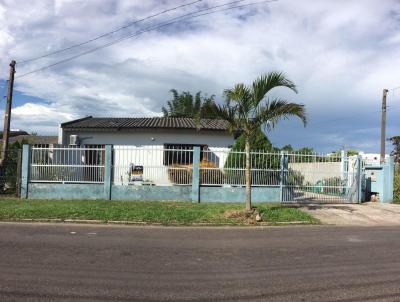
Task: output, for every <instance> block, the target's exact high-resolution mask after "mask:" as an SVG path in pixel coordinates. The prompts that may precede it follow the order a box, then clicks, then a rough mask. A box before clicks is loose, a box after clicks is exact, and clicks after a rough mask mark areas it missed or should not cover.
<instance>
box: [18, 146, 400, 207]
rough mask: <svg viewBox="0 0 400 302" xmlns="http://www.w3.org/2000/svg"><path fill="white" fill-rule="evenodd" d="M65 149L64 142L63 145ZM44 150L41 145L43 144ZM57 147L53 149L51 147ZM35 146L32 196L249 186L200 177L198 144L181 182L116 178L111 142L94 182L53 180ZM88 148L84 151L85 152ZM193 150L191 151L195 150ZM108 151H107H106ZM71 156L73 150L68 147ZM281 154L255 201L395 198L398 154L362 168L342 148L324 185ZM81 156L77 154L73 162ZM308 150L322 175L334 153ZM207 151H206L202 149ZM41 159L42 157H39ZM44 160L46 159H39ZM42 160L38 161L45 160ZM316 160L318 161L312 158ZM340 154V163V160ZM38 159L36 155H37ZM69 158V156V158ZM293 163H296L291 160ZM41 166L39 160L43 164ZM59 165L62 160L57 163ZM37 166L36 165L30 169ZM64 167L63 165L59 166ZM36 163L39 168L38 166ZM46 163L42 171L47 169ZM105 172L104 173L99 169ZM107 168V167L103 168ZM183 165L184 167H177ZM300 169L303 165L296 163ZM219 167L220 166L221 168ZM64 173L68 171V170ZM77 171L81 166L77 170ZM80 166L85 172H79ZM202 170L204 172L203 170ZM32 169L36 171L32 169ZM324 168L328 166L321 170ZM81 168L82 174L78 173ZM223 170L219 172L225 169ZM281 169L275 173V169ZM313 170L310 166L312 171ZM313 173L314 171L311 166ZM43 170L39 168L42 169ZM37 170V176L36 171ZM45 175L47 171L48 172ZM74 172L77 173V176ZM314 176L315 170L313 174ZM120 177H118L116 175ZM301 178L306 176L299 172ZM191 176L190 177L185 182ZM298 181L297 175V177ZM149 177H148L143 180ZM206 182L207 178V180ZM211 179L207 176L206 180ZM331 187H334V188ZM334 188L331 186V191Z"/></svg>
mask: <svg viewBox="0 0 400 302" xmlns="http://www.w3.org/2000/svg"><path fill="white" fill-rule="evenodd" d="M61 149H62V148H61ZM82 150H83V149H82ZM82 150H81V149H76V150H75V151H78V152H77V154H78V155H79V156H81V155H84V154H85V153H84V152H85V151H82ZM39 151H42V150H39ZM52 151H54V150H52ZM31 152H32V150H31V148H30V147H29V146H28V145H24V146H23V157H22V178H21V179H22V183H21V197H22V198H31V199H102V200H174V201H192V202H195V203H198V202H244V200H245V187H244V186H243V185H226V184H224V183H221V184H220V185H201V181H202V180H201V177H202V173H203V172H204V170H202V168H201V167H200V162H201V150H200V148H199V147H194V149H193V153H191V154H190V155H191V156H193V164H192V169H191V174H187V175H190V176H189V180H187V179H186V180H185V182H184V183H183V184H179V185H168V186H158V185H151V184H149V185H140V186H139V185H121V184H119V183H118V182H115V181H113V173H115V172H113V154H114V156H115V153H113V152H115V150H113V147H112V146H110V145H107V146H105V148H103V149H101V154H102V155H101V156H104V166H103V164H99V163H97V164H96V167H94V168H93V167H90V169H92V170H91V171H94V172H95V174H94V175H95V176H96V177H97V178H96V180H98V181H94V182H93V181H92V182H86V183H83V182H79V181H73V183H71V182H68V181H67V182H65V183H62V182H60V181H59V180H60V179H59V178H57V179H56V180H55V181H53V182H51V180H50V179H47V180H46V179H42V178H38V179H36V178H32V180H31V179H29V178H30V177H34V176H37V175H38V171H39V172H40V171H42V170H40V169H42V168H43V167H39V168H40V169H38V167H37V166H38V165H35V164H32V163H31V159H32V158H36V157H38V156H39V157H40V156H42V155H43V154H46V152H44V153H43V152H42V153H41V152H39V153H38V156H36V155H35V154H33V153H32V154H31ZM82 152H83V153H82ZM190 152H192V151H190ZM103 153H104V154H103ZM55 154H56V153H53V156H55V158H53V163H54V162H57V161H58V159H59V158H60V156H59V155H57V156H56V155H55ZM65 154H66V156H69V155H68V154H69V151H67V152H66V153H65ZM273 155H274V156H278V159H280V164H279V161H278V165H277V169H276V168H275V170H273V171H268V170H265V171H267V173H270V174H263V175H264V177H267V178H268V175H273V176H274V175H278V176H277V177H275V176H274V177H275V178H274V181H273V182H271V184H269V185H259V186H253V187H252V201H253V202H327V201H328V202H334V203H335V202H350V203H357V202H362V201H364V200H365V198H368V196H369V195H370V194H372V193H371V192H376V193H377V194H379V197H380V200H381V201H382V202H391V201H392V199H393V176H394V175H393V174H394V173H393V168H394V164H393V159H392V158H391V159H390V161H388V162H387V163H385V164H384V165H381V166H365V167H364V168H363V164H362V160H361V157H360V156H358V157H357V158H356V159H355V161H353V164H350V163H351V161H350V160H349V158H348V157H347V156H346V155H345V154H344V153H343V154H342V155H341V158H336V159H334V160H333V163H335V164H338V165H340V167H341V168H340V170H341V172H340V174H341V175H340V177H338V179H336V178H333V180H334V181H335V184H334V185H333V186H332V183H329V181H328V182H326V183H325V184H324V183H323V182H322V184H321V187H319V185H318V184H314V185H308V184H305V185H304V184H303V183H304V182H305V181H304V180H303V181H302V182H301V183H302V184H298V183H296V177H300V176H301V175H299V174H298V170H296V168H295V167H294V165H296V164H298V157H297V155H295V154H289V155H288V154H286V153H283V152H281V153H280V154H273ZM79 156H77V157H76V158H75V157H72V159H73V161H72V162H73V163H76V160H77V159H78V158H79ZM301 156H306V157H305V160H304V162H303V163H300V164H303V165H308V166H307V167H308V168H309V167H313V165H314V166H315V169H316V170H317V171H315V175H317V176H320V174H321V171H318V165H319V164H320V163H321V162H323V160H332V158H330V157H326V158H323V157H317V156H315V155H301ZM203 157H204V152H203ZM36 160H37V158H36ZM40 160H41V159H40ZM40 160H39V161H40ZM310 160H314V161H315V162H309V161H310ZM338 160H340V163H339V162H338ZM32 161H33V159H32ZM69 162H70V161H69ZM290 165H292V166H290ZM350 165H352V166H353V168H352V169H353V170H352V172H349V171H348V169H349V166H350ZM39 166H40V165H39ZM43 166H46V165H43ZM56 166H57V165H56ZM60 166H63V167H62V168H64V166H66V168H67V170H66V171H67V172H68V171H75V174H73V175H81V174H82V170H79V169H81V168H82V167H80V166H79V167H78V168H77V170H74V169H76V168H75V166H74V165H73V164H68V165H60ZM30 168H32V171H30ZM57 168H59V167H57ZM33 169H36V170H33ZM45 169H46V167H45V168H44V170H43V171H45V172H46V170H45ZM100 169H101V171H102V174H101V175H100V177H98V176H99V173H98V172H99V171H100ZM103 169H104V173H103ZM178 169H179V168H178ZM297 169H300V168H297ZM216 170H218V169H216ZM59 171H61V174H63V173H64V172H63V170H59ZM76 171H78V172H76ZM79 171H80V172H79ZM202 171H203V172H202ZM30 172H33V173H30ZM67 172H65V173H66V174H65V173H64V174H63V175H62V176H63V177H62V179H67V180H69V179H70V178H69V177H70V176H68V175H69V174H68V173H69V172H68V173H67ZM322 172H323V171H322ZM76 173H77V174H76ZM221 173H222V172H220V174H221ZM275 173H276V174H275ZM307 173H309V172H307ZM311 173H312V172H311ZM39 174H40V173H39ZM32 175H34V176H32ZM44 175H46V173H44ZM73 175H72V176H71V177H74V176H73ZM308 176H310V174H308ZM115 178H117V177H115ZM300 179H301V177H300ZM186 181H187V182H186ZM297 181H298V180H297ZM144 183H145V182H144ZM203 183H204V182H203ZM205 183H207V182H205ZM332 187H333V188H334V189H335V190H332ZM329 190H330V191H329Z"/></svg>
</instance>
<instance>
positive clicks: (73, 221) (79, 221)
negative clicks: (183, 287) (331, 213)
mask: <svg viewBox="0 0 400 302" xmlns="http://www.w3.org/2000/svg"><path fill="white" fill-rule="evenodd" d="M0 222H14V223H34V222H37V223H66V224H100V225H133V226H134V225H136V226H165V227H168V226H172V227H188V226H194V227H196V226H197V227H207V226H210V227H219V226H221V227H260V226H285V225H315V224H313V223H309V222H307V221H290V222H284V221H282V222H274V223H268V222H261V223H256V224H215V223H190V224H184V223H170V224H162V223H156V222H145V221H114V220H110V221H103V220H88V219H17V220H3V221H0Z"/></svg>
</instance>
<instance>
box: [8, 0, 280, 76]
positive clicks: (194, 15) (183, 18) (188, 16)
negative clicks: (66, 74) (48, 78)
mask: <svg viewBox="0 0 400 302" xmlns="http://www.w3.org/2000/svg"><path fill="white" fill-rule="evenodd" d="M243 1H247V0H238V1H232V2H229V3H225V4H222V5H217V6H213V7H210V8H206V9H202V10H199V11H196V12H192V13H188V14H185V15H182V16H179V17H175V18H172V19H170V20H168V21H167V22H165V23H161V24H159V25H153V26H150V27H147V28H145V29H142V30H140V31H138V32H135V33H134V34H130V35H127V36H124V37H121V38H119V39H117V40H114V41H112V42H109V43H106V44H103V45H101V46H97V47H94V48H92V49H89V50H87V51H84V52H81V53H79V54H77V55H74V56H71V57H68V58H66V59H63V60H60V61H58V62H55V63H52V64H49V65H46V66H43V67H40V68H38V69H35V70H32V71H29V72H26V73H24V74H21V75H19V76H16V77H15V78H16V79H19V78H22V77H25V76H28V75H30V74H33V73H36V72H40V71H43V70H46V69H49V68H51V67H54V66H56V65H59V64H62V63H65V62H68V61H71V60H74V59H77V58H79V57H81V56H84V55H87V54H89V53H93V52H95V51H97V50H100V49H103V48H106V47H109V46H112V45H114V44H117V43H120V42H122V41H124V40H127V39H130V38H133V37H138V36H140V35H142V34H144V33H147V32H151V31H154V30H157V29H160V28H164V27H167V26H170V25H173V24H175V23H177V22H182V21H187V20H191V19H194V18H198V17H202V16H206V15H211V14H215V13H219V12H223V11H228V10H233V9H237V8H243V7H247V6H252V5H257V4H262V3H269V2H276V1H279V0H263V1H257V2H251V3H247V4H243V5H237V6H231V7H228V8H223V9H219V10H214V11H211V12H205V13H201V14H199V13H200V12H204V11H209V10H213V9H215V8H220V7H223V6H227V5H231V4H233V3H239V2H243Z"/></svg>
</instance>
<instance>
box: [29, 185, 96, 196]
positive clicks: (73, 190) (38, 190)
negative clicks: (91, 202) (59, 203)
mask: <svg viewBox="0 0 400 302" xmlns="http://www.w3.org/2000/svg"><path fill="white" fill-rule="evenodd" d="M28 198H29V199H103V198H104V185H103V184H59V183H30V184H29V186H28Z"/></svg>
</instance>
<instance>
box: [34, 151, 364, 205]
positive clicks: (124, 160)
mask: <svg viewBox="0 0 400 302" xmlns="http://www.w3.org/2000/svg"><path fill="white" fill-rule="evenodd" d="M105 156H106V152H105V148H104V147H95V148H94V147H93V148H88V147H86V148H82V147H32V148H31V158H30V181H31V182H61V183H103V182H104V173H105ZM193 161H194V151H193V147H190V146H187V147H175V148H172V147H171V146H168V148H167V147H166V146H153V147H146V146H144V147H135V146H114V147H113V149H112V173H111V175H112V181H113V184H114V185H150V186H151V185H162V186H165V185H191V184H192V175H193ZM250 164H251V171H250V175H251V184H252V186H253V187H274V188H279V189H280V192H281V201H284V202H347V201H354V199H355V198H357V196H355V194H357V192H359V181H360V178H359V176H360V173H361V168H360V167H359V166H358V165H357V157H354V158H353V157H347V156H344V155H342V156H340V155H329V156H328V155H321V154H301V153H284V152H268V151H252V152H251V154H250ZM199 167H200V179H199V181H200V185H202V186H224V187H226V186H231V187H242V186H245V184H246V179H245V167H246V154H245V152H244V151H240V150H229V149H224V148H206V147H204V148H202V149H201V152H200V162H199Z"/></svg>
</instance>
